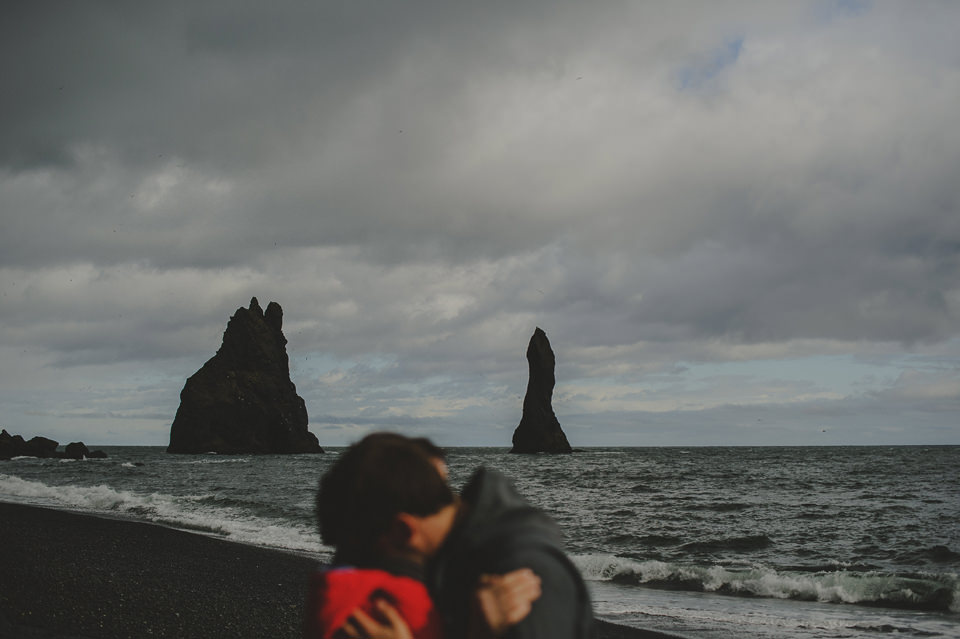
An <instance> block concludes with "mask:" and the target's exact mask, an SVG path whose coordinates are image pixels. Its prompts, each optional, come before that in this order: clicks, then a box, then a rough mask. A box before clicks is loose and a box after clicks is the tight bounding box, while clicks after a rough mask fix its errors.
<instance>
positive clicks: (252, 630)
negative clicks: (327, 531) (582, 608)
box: [0, 501, 672, 639]
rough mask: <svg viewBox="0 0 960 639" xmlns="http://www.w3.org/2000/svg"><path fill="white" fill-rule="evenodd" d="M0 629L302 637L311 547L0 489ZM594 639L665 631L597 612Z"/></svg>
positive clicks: (50, 633)
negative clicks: (268, 544)
mask: <svg viewBox="0 0 960 639" xmlns="http://www.w3.org/2000/svg"><path fill="white" fill-rule="evenodd" d="M0 548H2V549H3V550H2V552H0V638H6V637H10V638H13V637H17V638H24V639H29V638H33V637H36V638H40V637H42V638H44V639H94V638H95V639H114V638H120V637H141V636H153V637H171V638H172V637H177V638H188V637H233V638H236V637H277V638H283V637H289V638H290V639H295V638H300V637H301V621H302V615H303V602H304V598H305V594H306V585H307V579H308V577H309V575H310V573H311V572H313V571H314V570H315V569H316V566H317V565H318V564H317V562H316V561H315V560H314V559H311V558H309V557H305V556H303V555H298V554H294V553H293V552H286V551H283V550H279V549H268V548H261V547H257V546H250V545H246V544H241V543H238V542H233V541H228V540H223V539H215V538H213V537H208V536H205V535H201V534H196V533H191V532H186V531H182V530H176V529H173V528H167V527H165V526H162V525H158V524H152V523H146V522H137V521H129V520H123V519H111V518H107V517H98V516H96V515H92V514H80V513H73V512H68V511H62V510H54V509H50V508H44V507H41V506H28V505H23V504H14V503H7V502H2V501H0ZM596 637H597V639H672V638H671V636H670V635H666V634H663V633H658V632H652V631H646V630H639V629H636V628H630V627H627V626H619V625H616V624H612V623H609V622H604V621H598V623H597V632H596Z"/></svg>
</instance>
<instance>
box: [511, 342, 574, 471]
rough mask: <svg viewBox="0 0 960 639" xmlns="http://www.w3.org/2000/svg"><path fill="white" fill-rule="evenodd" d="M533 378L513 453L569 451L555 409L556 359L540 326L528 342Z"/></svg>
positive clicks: (524, 400)
mask: <svg viewBox="0 0 960 639" xmlns="http://www.w3.org/2000/svg"><path fill="white" fill-rule="evenodd" d="M527 362H528V363H529V365H530V380H529V381H528V382H527V394H526V395H525V396H524V398H523V417H522V418H521V419H520V425H519V426H517V429H516V430H515V431H513V448H512V449H511V450H510V452H511V453H570V452H573V449H572V448H570V444H569V442H567V436H566V435H565V434H564V433H563V429H562V428H560V422H559V421H557V416H556V415H554V413H553V404H552V401H553V387H554V385H555V384H556V378H555V377H554V368H555V367H556V359H555V357H554V355H553V349H552V348H550V340H548V339H547V334H546V333H544V332H543V330H541V329H540V327H537V329H536V330H535V331H534V332H533V337H531V338H530V345H529V346H527Z"/></svg>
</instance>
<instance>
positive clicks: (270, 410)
mask: <svg viewBox="0 0 960 639" xmlns="http://www.w3.org/2000/svg"><path fill="white" fill-rule="evenodd" d="M282 327H283V310H282V309H281V308H280V305H279V304H277V303H276V302H270V304H268V305H267V310H266V313H264V311H263V310H262V309H261V308H260V304H259V303H258V302H257V298H255V297H254V298H253V299H251V300H250V308H242V307H241V308H238V309H237V312H236V313H234V315H233V317H231V318H230V321H229V322H228V323H227V329H226V330H225V331H224V333H223V344H222V345H221V346H220V350H218V351H217V353H216V355H214V356H213V357H212V358H210V359H209V360H208V361H207V363H206V364H204V365H203V366H202V367H201V368H200V370H198V371H197V372H196V373H194V374H193V375H192V376H191V377H190V378H189V379H187V382H186V384H185V385H184V387H183V390H182V391H181V392H180V407H179V408H178V409H177V414H176V417H175V418H174V420H173V425H172V426H171V428H170V445H169V446H168V447H167V452H168V453H194V454H196V453H207V452H215V453H227V454H238V453H255V454H273V453H322V452H323V449H322V448H321V447H320V444H319V442H318V441H317V438H316V436H315V435H314V434H313V433H311V432H310V431H309V430H307V408H306V404H305V403H304V401H303V398H301V397H300V396H299V395H297V388H296V386H295V385H294V384H293V382H292V381H291V380H290V364H289V360H288V358H287V349H286V346H287V339H286V338H285V337H284V336H283V331H282Z"/></svg>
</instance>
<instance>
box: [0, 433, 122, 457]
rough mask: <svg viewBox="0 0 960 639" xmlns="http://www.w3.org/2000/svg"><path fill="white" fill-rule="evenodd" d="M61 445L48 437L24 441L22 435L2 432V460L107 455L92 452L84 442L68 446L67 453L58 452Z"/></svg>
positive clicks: (0, 444) (0, 449) (0, 443)
mask: <svg viewBox="0 0 960 639" xmlns="http://www.w3.org/2000/svg"><path fill="white" fill-rule="evenodd" d="M59 445H60V444H59V443H58V442H55V441H54V440H52V439H47V438H46V437H32V438H30V439H29V440H28V441H24V439H23V437H21V436H20V435H11V434H10V433H8V432H7V431H6V430H3V431H0V459H11V458H13V457H40V458H42V459H46V458H51V457H53V458H58V459H83V458H85V457H90V458H101V459H102V458H105V457H106V456H107V454H106V453H105V452H103V451H102V450H95V451H92V452H91V451H90V450H89V449H88V448H87V447H86V445H85V444H84V443H83V442H74V443H72V444H68V445H67V448H66V450H65V451H58V450H57V447H58V446H59Z"/></svg>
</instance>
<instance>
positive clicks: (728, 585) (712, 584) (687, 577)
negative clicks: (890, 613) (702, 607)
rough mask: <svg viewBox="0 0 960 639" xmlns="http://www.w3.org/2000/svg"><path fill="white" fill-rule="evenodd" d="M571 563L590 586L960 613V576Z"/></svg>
mask: <svg viewBox="0 0 960 639" xmlns="http://www.w3.org/2000/svg"><path fill="white" fill-rule="evenodd" d="M573 559H574V562H575V563H576V565H577V567H578V568H579V569H580V571H581V572H582V573H583V575H584V577H585V578H586V579H588V580H594V581H612V582H615V583H620V584H626V585H638V586H645V587H649V588H662V589H666V590H687V591H697V592H715V593H720V594H725V595H732V596H739V597H767V598H775V599H794V600H799V601H817V602H821V603H846V604H858V605H863V606H882V607H885V608H898V609H904V610H929V611H939V612H950V613H960V575H957V574H932V573H931V574H921V573H914V574H891V573H884V572H877V571H867V572H852V571H848V570H824V571H820V572H794V571H778V570H775V569H773V568H768V567H751V568H731V567H727V566H719V565H714V566H696V565H682V564H677V563H669V562H663V561H634V560H630V559H624V558H621V557H616V556H614V555H579V556H575V557H574V558H573Z"/></svg>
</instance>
